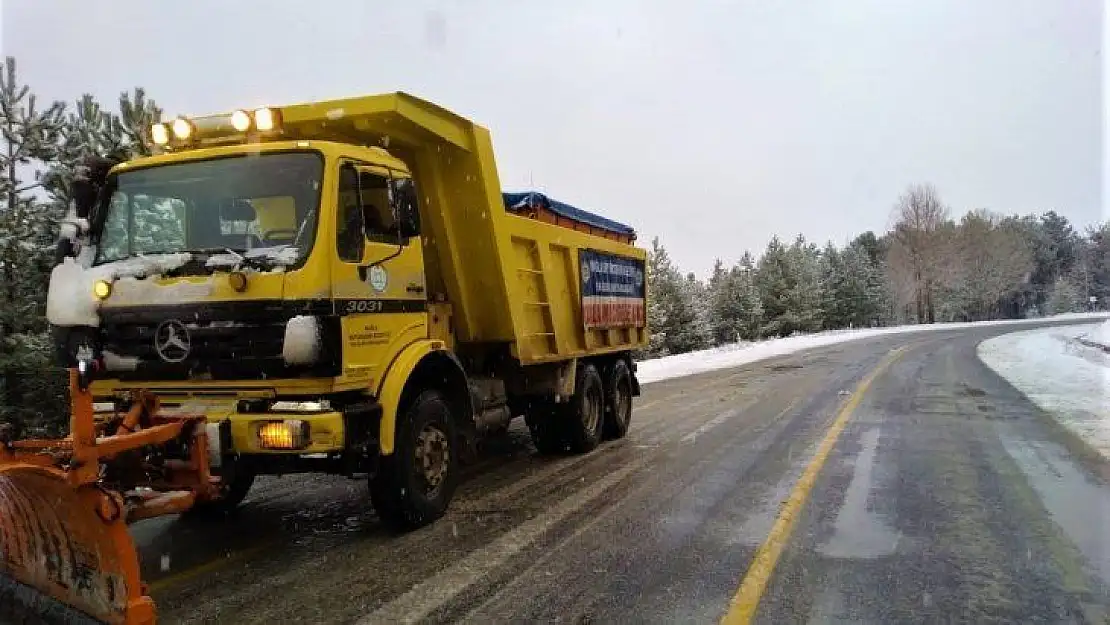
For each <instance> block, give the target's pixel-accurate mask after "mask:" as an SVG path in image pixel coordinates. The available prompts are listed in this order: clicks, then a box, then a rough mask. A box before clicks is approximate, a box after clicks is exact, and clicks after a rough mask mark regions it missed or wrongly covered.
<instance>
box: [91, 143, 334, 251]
mask: <svg viewBox="0 0 1110 625" xmlns="http://www.w3.org/2000/svg"><path fill="white" fill-rule="evenodd" d="M322 175H323V161H322V159H321V157H320V156H319V155H318V154H316V153H312V152H280V153H270V154H261V155H253V154H252V155H244V156H237V157H229V158H219V159H213V160H207V161H196V162H188V163H179V164H173V165H163V166H159V167H150V168H147V169H139V170H135V171H130V172H122V173H119V174H116V175H114V176H113V177H112V178H110V179H109V180H108V186H107V190H108V193H107V194H105V195H106V199H105V201H104V204H103V205H102V211H105V212H104V214H102V215H101V216H99V219H98V221H101V223H102V224H103V230H102V232H101V235H100V240H99V245H98V249H97V263H98V264H99V263H105V262H111V261H116V260H121V259H124V258H128V257H130V256H134V255H136V254H168V253H174V252H196V253H208V254H214V253H225V252H227V251H229V250H230V251H233V252H235V253H247V254H246V255H247V256H250V257H252V258H262V259H269V260H271V261H273V262H274V263H276V264H286V265H296V264H299V263H300V262H302V261H303V260H304V259H305V258H306V257H307V256H308V254H309V252H310V251H311V248H312V240H313V238H314V236H315V232H316V221H317V213H318V207H319V201H320V182H321V176H322Z"/></svg>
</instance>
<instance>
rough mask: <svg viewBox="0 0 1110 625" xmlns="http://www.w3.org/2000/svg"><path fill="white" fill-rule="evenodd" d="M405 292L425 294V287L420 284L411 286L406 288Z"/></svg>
mask: <svg viewBox="0 0 1110 625" xmlns="http://www.w3.org/2000/svg"><path fill="white" fill-rule="evenodd" d="M405 290H406V291H408V292H409V293H423V292H424V287H422V286H420V285H419V284H410V285H408V286H407V287H405Z"/></svg>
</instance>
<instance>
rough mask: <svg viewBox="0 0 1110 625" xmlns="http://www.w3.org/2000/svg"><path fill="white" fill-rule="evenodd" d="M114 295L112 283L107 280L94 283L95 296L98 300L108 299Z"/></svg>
mask: <svg viewBox="0 0 1110 625" xmlns="http://www.w3.org/2000/svg"><path fill="white" fill-rule="evenodd" d="M111 294H112V283H111V282H108V281H107V280H97V281H96V282H94V283H93V295H95V296H96V299H101V300H104V299H108V297H109V296H110V295H111Z"/></svg>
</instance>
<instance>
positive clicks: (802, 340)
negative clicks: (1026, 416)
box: [636, 312, 1110, 384]
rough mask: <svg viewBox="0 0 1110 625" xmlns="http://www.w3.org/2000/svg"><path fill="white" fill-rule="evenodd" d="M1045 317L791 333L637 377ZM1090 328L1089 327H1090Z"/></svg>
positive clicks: (643, 370)
mask: <svg viewBox="0 0 1110 625" xmlns="http://www.w3.org/2000/svg"><path fill="white" fill-rule="evenodd" d="M1108 317H1110V313H1105V312H1101V313H1073V314H1067V315H1058V316H1055V317H1052V319H1086V318H1089V319H1091V320H1099V319H1106V318H1108ZM1036 321H1044V319H1007V320H1003V321H980V322H975V323H935V324H932V325H911V326H894V327H890V328H863V329H858V330H831V331H829V332H820V333H817V334H806V335H803V336H792V337H789V338H784V339H769V340H766V341H757V342H754V343H736V344H733V345H724V346H722V347H715V348H713V349H705V350H701V351H696V352H689V353H686V354H677V355H675V356H664V357H662V358H653V359H651V360H643V361H640V362H639V363H638V364H637V371H636V377H637V379H639V380H640V382H641V383H643V384H647V383H648V382H657V381H659V380H666V379H670V378H678V377H682V376H686V375H693V374H695V373H704V372H706V371H715V370H717V369H727V368H729V367H737V366H740V365H744V364H747V363H750V362H757V361H760V360H765V359H767V358H773V357H775V356H783V355H786V354H793V353H794V352H799V351H802V350H804V349H810V348H812V347H822V346H824V345H832V344H834V343H843V342H845V341H853V340H856V339H863V338H868V337H873V336H883V335H887V334H907V333H914V332H935V331H939V330H955V329H960V328H970V327H977V326H988V325H1014V326H1021V325H1025V324H1029V323H1033V322H1036ZM1088 329H1090V328H1089V327H1088ZM1108 332H1110V330H1108Z"/></svg>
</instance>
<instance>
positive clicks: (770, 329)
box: [756, 235, 822, 336]
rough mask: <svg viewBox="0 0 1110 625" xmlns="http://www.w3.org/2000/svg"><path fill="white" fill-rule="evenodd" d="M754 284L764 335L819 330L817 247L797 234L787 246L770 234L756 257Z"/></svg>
mask: <svg viewBox="0 0 1110 625" xmlns="http://www.w3.org/2000/svg"><path fill="white" fill-rule="evenodd" d="M756 284H757V286H758V288H759V294H760V301H761V302H762V304H763V319H764V322H763V327H762V329H761V333H762V334H763V335H767V336H772V335H773V336H790V335H791V334H794V333H795V332H814V331H817V330H820V329H821V299H822V295H821V268H820V254H819V252H818V250H817V247H816V246H815V245H813V244H810V243H806V240H805V237H803V236H801V235H798V237H797V238H796V239H795V240H794V243H793V244H791V246H790V247H786V246H785V245H783V243H782V241H781V240H779V238H778V237H772V239H771V242H770V243H768V244H767V250H766V252H764V254H763V257H762V258H760V260H759V267H758V269H757V271H756Z"/></svg>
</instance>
